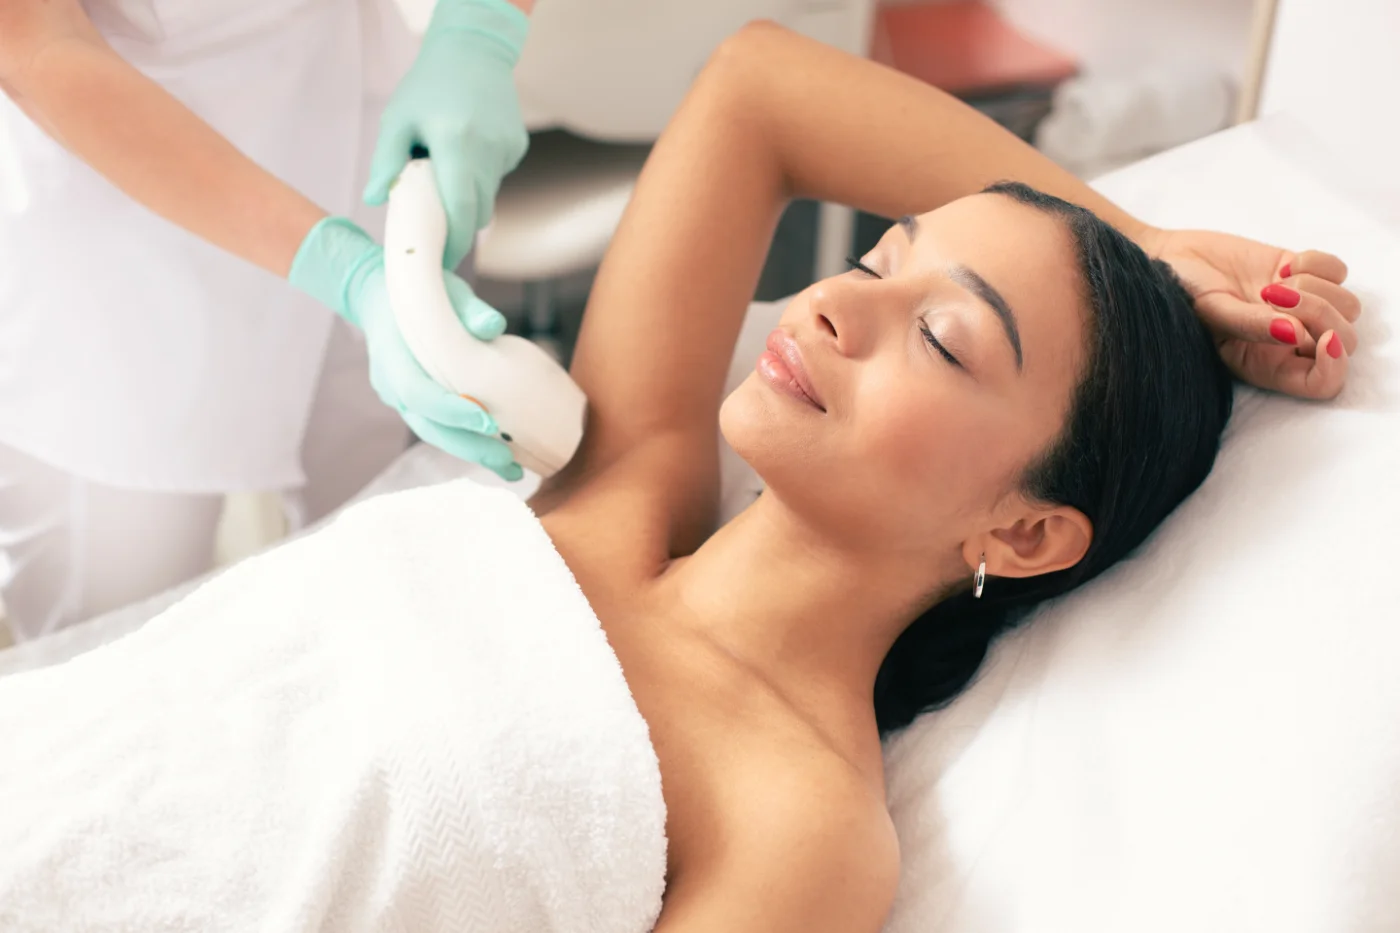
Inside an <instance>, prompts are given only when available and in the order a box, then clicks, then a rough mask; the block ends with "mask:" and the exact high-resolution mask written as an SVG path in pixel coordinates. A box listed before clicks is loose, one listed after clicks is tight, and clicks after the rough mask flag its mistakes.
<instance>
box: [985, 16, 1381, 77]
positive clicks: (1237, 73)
mask: <svg viewBox="0 0 1400 933" xmlns="http://www.w3.org/2000/svg"><path fill="white" fill-rule="evenodd" d="M990 2H991V3H992V5H993V6H995V7H996V8H997V9H998V10H999V11H1000V12H1001V14H1002V15H1003V16H1004V17H1006V19H1007V20H1009V21H1010V22H1012V23H1014V24H1016V26H1018V27H1019V28H1020V29H1022V30H1023V31H1024V32H1026V34H1027V35H1031V36H1035V37H1036V38H1039V39H1042V40H1044V41H1046V42H1048V43H1050V44H1051V45H1054V46H1055V47H1057V48H1059V49H1062V50H1063V51H1065V52H1069V53H1070V54H1072V55H1075V56H1077V57H1078V58H1079V59H1080V61H1081V62H1082V63H1083V65H1084V68H1085V70H1086V71H1087V72H1090V73H1092V72H1096V71H1108V72H1122V71H1127V70H1131V69H1135V68H1138V67H1141V66H1151V65H1157V64H1161V63H1163V62H1169V61H1170V62H1177V61H1181V60H1183V59H1188V60H1196V61H1205V62H1207V63H1209V64H1212V65H1215V66H1217V67H1219V68H1222V69H1224V70H1225V71H1226V72H1227V73H1228V74H1230V75H1231V76H1232V77H1233V78H1234V80H1235V82H1236V83H1237V84H1238V83H1239V80H1240V78H1241V76H1242V75H1243V71H1244V66H1245V58H1246V48H1247V45H1248V37H1249V26H1250V17H1251V13H1252V10H1253V5H1254V3H1253V0H990ZM1376 2H1378V3H1385V2H1391V0H1376Z"/></svg>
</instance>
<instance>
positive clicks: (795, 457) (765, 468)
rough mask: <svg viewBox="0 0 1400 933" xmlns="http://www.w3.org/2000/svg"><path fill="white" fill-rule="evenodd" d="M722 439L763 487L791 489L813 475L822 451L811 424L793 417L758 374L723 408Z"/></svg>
mask: <svg viewBox="0 0 1400 933" xmlns="http://www.w3.org/2000/svg"><path fill="white" fill-rule="evenodd" d="M719 430H720V434H721V436H723V438H724V440H725V441H726V442H727V443H728V444H729V446H730V447H732V448H733V449H734V452H735V453H737V454H738V455H739V456H740V457H742V458H743V460H744V461H745V462H746V463H747V464H748V465H749V466H750V467H752V468H753V470H754V472H756V473H757V474H758V475H759V477H760V478H761V479H762V480H763V482H764V484H765V485H767V486H769V487H776V488H783V489H787V488H789V487H791V486H793V485H794V484H796V485H798V486H800V485H802V482H803V477H806V476H810V475H812V473H813V470H812V467H813V466H814V465H815V464H814V463H813V462H812V461H813V454H814V452H815V451H816V450H817V449H818V447H817V445H816V444H815V443H814V441H815V438H813V437H812V426H811V424H808V423H803V421H802V420H801V419H799V418H796V417H794V415H793V413H792V411H791V410H790V409H789V408H788V401H787V400H786V399H783V398H779V397H777V396H776V395H775V394H774V393H773V390H772V389H769V388H768V387H767V386H766V385H764V384H763V382H762V381H761V380H760V379H759V378H758V377H757V376H753V375H751V376H749V378H748V379H746V380H744V382H743V383H742V384H741V385H740V386H739V387H738V388H737V389H735V390H734V391H733V392H731V393H729V396H728V397H727V398H726V399H725V400H724V404H722V405H721V406H720V409H719Z"/></svg>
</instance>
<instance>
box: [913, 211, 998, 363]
mask: <svg viewBox="0 0 1400 933" xmlns="http://www.w3.org/2000/svg"><path fill="white" fill-rule="evenodd" d="M899 225H900V226H901V227H903V228H904V233H905V235H906V236H907V237H909V242H910V243H912V242H914V238H915V237H916V236H918V235H919V220H918V218H917V217H912V216H910V215H908V214H906V215H905V216H903V217H901V218H899ZM949 277H950V278H952V280H953V281H954V282H957V283H958V284H959V285H961V286H962V287H963V288H965V289H967V290H968V291H970V292H972V294H974V295H976V296H977V297H978V298H979V299H981V301H982V303H983V304H985V305H986V306H987V307H988V308H991V309H992V313H993V314H995V315H996V316H997V320H999V321H1001V327H1002V330H1004V331H1006V340H1007V342H1008V343H1010V344H1011V350H1012V352H1013V353H1015V354H1016V371H1017V372H1018V373H1019V372H1021V370H1022V367H1023V365H1024V363H1025V360H1024V358H1023V356H1022V353H1021V331H1020V329H1019V328H1017V326H1016V313H1015V312H1014V311H1012V310H1011V306H1010V305H1009V304H1007V303H1006V299H1005V298H1003V297H1001V292H999V291H997V290H996V289H995V288H994V287H993V286H992V283H991V282H988V281H987V280H986V279H984V278H982V276H980V275H978V274H977V273H976V272H975V271H974V270H972V269H969V268H968V267H967V266H964V265H955V266H953V267H952V269H951V270H950V271H949Z"/></svg>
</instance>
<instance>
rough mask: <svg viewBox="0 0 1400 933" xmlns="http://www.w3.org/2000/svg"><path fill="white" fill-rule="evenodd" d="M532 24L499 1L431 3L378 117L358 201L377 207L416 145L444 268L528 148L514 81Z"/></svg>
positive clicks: (457, 256) (480, 223)
mask: <svg viewBox="0 0 1400 933" xmlns="http://www.w3.org/2000/svg"><path fill="white" fill-rule="evenodd" d="M529 25H530V19H529V17H528V16H526V15H525V14H524V13H523V12H521V11H520V10H518V9H517V8H515V7H514V6H512V5H511V4H509V3H507V2H506V0H437V6H436V7H435V8H434V10H433V18H432V21H431V22H430V23H429V25H428V31H427V32H426V33H424V35H423V45H422V47H421V48H420V49H419V51H418V57H417V58H416V59H415V60H414V63H413V67H412V68H410V69H409V72H408V74H406V75H405V76H404V78H403V80H402V81H400V82H399V86H398V88H397V89H396V90H395V91H394V96H393V97H392V98H390V100H389V106H387V107H386V108H385V109H384V114H383V116H382V117H381V118H380V123H379V142H378V143H377V144H376V146H375V151H374V162H373V164H372V165H371V166H370V178H369V185H368V186H367V187H366V188H365V201H366V202H367V203H369V204H383V203H384V201H385V199H387V198H388V196H389V187H390V185H392V184H393V182H394V179H396V178H398V177H399V173H400V172H402V171H403V168H404V166H405V165H407V164H408V160H409V159H410V158H411V156H412V153H413V149H414V147H415V146H421V147H423V148H424V149H427V150H428V155H429V156H430V157H431V158H432V160H433V175H434V177H435V178H436V179H437V186H438V195H439V196H440V197H441V198H442V205H443V208H444V209H445V210H446V211H447V246H446V248H445V249H444V250H443V260H442V261H443V267H444V268H447V269H455V268H457V266H458V264H460V263H461V261H462V259H463V257H465V256H466V255H467V252H468V251H469V250H470V249H471V245H472V239H473V238H474V237H475V236H476V232H477V231H478V230H480V229H481V228H482V227H484V226H486V222H487V221H488V220H490V219H491V211H492V209H493V207H494V206H495V203H496V192H497V191H498V190H499V188H500V186H501V179H502V178H503V177H504V176H505V175H506V174H508V173H509V172H510V171H511V170H512V169H514V168H515V167H516V165H518V164H520V160H521V158H523V157H524V155H525V150H526V148H527V147H528V146H529V142H530V137H529V134H527V133H526V132H525V124H524V121H523V119H522V118H521V116H520V102H519V101H518V100H517V99H516V95H515V76H514V74H513V69H514V68H515V63H516V61H518V60H519V58H520V49H521V47H522V46H524V44H525V34H526V32H527V30H528V29H529Z"/></svg>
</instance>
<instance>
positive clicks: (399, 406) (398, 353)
mask: <svg viewBox="0 0 1400 933" xmlns="http://www.w3.org/2000/svg"><path fill="white" fill-rule="evenodd" d="M288 280H289V281H290V282H291V283H292V285H293V286H295V287H296V288H299V289H301V290H302V291H304V292H306V293H307V294H309V295H311V296H312V297H313V298H315V299H317V300H318V301H320V302H321V303H322V304H324V305H326V306H327V307H329V308H331V309H332V310H334V311H335V312H336V313H337V314H339V315H340V316H341V317H343V318H345V319H346V320H347V321H349V322H350V323H351V324H354V325H356V326H357V327H360V328H361V329H363V330H364V332H365V340H366V342H367V343H368V345H369V379H370V384H371V385H373V386H374V390H375V391H376V392H377V393H379V397H380V399H382V400H383V402H384V404H386V405H388V406H389V407H390V408H393V409H394V410H395V411H397V412H398V413H399V414H400V415H402V416H403V419H404V422H405V423H406V424H408V426H409V428H411V429H412V430H413V433H415V434H417V435H418V436H419V437H420V438H422V439H423V440H424V441H427V442H428V443H429V444H432V445H433V446H434V447H437V448H439V449H441V450H445V451H446V452H447V453H449V454H452V455H453V456H455V457H459V458H461V459H463V460H469V461H471V462H473V463H480V464H481V465H482V466H485V467H487V468H488V469H491V470H493V471H495V472H496V473H497V474H498V475H499V476H500V477H501V478H502V479H506V480H510V481H512V482H513V481H515V480H518V479H520V477H521V476H522V475H523V473H522V471H521V468H520V465H519V464H517V463H516V462H515V458H514V456H513V455H512V454H511V452H510V448H509V447H507V446H506V445H505V444H504V443H503V442H502V441H501V440H500V439H499V438H497V437H495V436H494V435H496V434H498V433H500V430H499V428H497V426H496V422H495V420H494V419H492V417H491V416H490V415H489V414H487V412H485V411H484V410H483V409H482V408H481V407H480V406H479V405H476V404H474V403H472V402H469V401H468V400H466V399H465V398H462V397H461V396H460V395H456V394H454V393H453V392H451V391H449V390H448V389H445V388H443V387H442V386H440V385H438V384H437V383H436V382H434V381H433V379H432V377H430V376H429V375H428V374H427V373H425V372H424V371H423V368H422V367H421V366H419V365H418V361H417V360H416V359H414V357H413V353H412V351H410V350H409V349H408V346H407V345H406V344H404V342H403V337H402V336H401V335H400V334H399V328H398V325H397V324H396V323H395V321H394V315H393V311H392V310H391V309H390V307H389V294H388V290H387V289H386V288H385V283H384V249H383V247H381V246H380V245H379V244H377V243H375V242H374V240H373V239H372V238H371V237H370V235H369V234H368V233H365V232H364V231H363V230H361V229H360V228H359V227H357V226H355V225H354V224H353V223H351V222H350V221H348V220H345V219H343V218H340V217H328V218H326V219H325V220H323V221H321V222H320V223H318V224H317V225H316V226H315V227H313V228H312V229H311V232H310V233H309V234H307V236H306V239H305V241H303V242H302V244H301V249H299V250H298V251H297V255H296V259H295V260H293V262H292V271H291V274H290V275H289V276H288ZM443 280H444V282H446V284H447V294H448V296H449V297H450V298H451V299H452V307H453V308H454V309H455V310H456V311H457V316H458V317H459V318H460V319H461V320H462V322H463V323H464V324H465V325H466V328H467V330H468V331H470V332H471V334H472V335H473V336H474V337H476V338H478V339H480V340H494V339H495V338H496V337H498V336H500V334H501V332H502V331H504V330H505V326H506V321H505V318H504V317H502V316H501V313H500V312H499V311H497V310H496V309H495V308H493V307H491V306H490V305H488V304H486V302H484V301H482V300H481V299H480V298H477V297H476V295H474V294H473V293H472V290H471V287H470V286H469V285H467V283H466V282H464V281H462V279H461V278H459V277H458V276H457V274H456V273H453V272H448V271H444V272H443Z"/></svg>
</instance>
